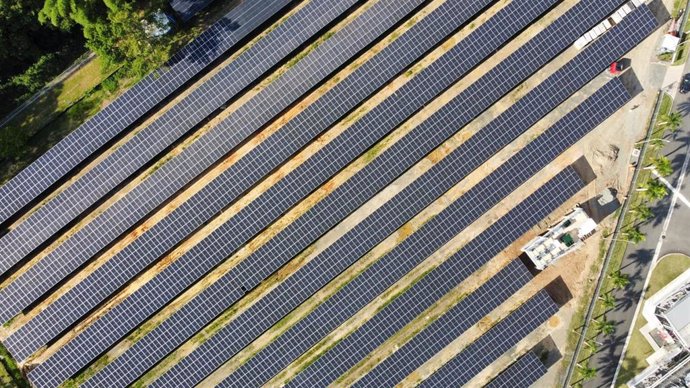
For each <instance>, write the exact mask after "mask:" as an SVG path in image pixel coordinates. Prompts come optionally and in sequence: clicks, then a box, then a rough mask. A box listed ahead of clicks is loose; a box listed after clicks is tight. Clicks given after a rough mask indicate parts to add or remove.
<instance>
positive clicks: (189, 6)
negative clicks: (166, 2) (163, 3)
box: [170, 0, 213, 22]
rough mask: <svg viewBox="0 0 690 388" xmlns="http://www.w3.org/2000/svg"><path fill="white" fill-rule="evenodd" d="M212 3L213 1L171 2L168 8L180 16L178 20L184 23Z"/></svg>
mask: <svg viewBox="0 0 690 388" xmlns="http://www.w3.org/2000/svg"><path fill="white" fill-rule="evenodd" d="M212 2H213V0H172V1H170V6H171V7H172V8H173V9H174V10H175V12H176V13H177V14H178V15H179V16H180V19H182V21H183V22H186V21H187V20H189V19H191V18H193V17H194V15H196V14H197V13H198V12H199V11H201V10H202V9H204V8H206V7H207V6H208V5H209V4H211V3H212Z"/></svg>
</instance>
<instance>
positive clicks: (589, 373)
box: [577, 364, 597, 380]
mask: <svg viewBox="0 0 690 388" xmlns="http://www.w3.org/2000/svg"><path fill="white" fill-rule="evenodd" d="M577 369H578V370H579V371H580V376H582V380H590V379H593V378H594V377H595V376H596V375H597V370H596V369H594V368H592V367H590V366H589V364H586V365H582V364H577Z"/></svg>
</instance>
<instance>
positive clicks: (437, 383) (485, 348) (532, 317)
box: [420, 290, 558, 387]
mask: <svg viewBox="0 0 690 388" xmlns="http://www.w3.org/2000/svg"><path fill="white" fill-rule="evenodd" d="M557 311H558V305H557V304H556V303H554V302H553V300H552V299H551V297H550V296H549V294H548V293H547V292H546V291H543V290H542V291H539V292H538V293H537V294H536V295H535V296H533V297H532V298H531V299H530V300H528V301H527V302H525V304H524V305H522V306H521V307H520V308H518V309H517V310H515V311H514V312H513V313H511V314H510V315H508V317H506V318H505V319H503V320H502V321H501V322H499V323H498V324H497V325H496V326H494V327H493V328H491V329H490V330H489V331H488V332H486V333H485V334H484V335H482V336H481V337H479V339H478V340H477V341H475V342H474V343H472V344H471V345H470V346H468V347H467V348H465V349H464V350H463V351H462V352H460V353H459V354H458V355H457V356H455V357H454V358H453V359H452V360H450V361H449V362H448V363H446V364H445V365H444V366H442V367H441V368H440V369H439V370H437V371H436V372H435V373H434V374H432V375H431V376H430V377H429V378H427V379H426V380H424V381H423V382H422V384H420V386H421V387H450V386H455V387H457V386H462V385H464V384H465V383H467V382H468V381H469V380H471V379H472V377H474V376H476V375H477V374H478V373H479V372H481V371H482V370H483V369H484V368H486V367H487V366H488V365H490V364H491V363H492V362H493V361H495V360H496V359H497V358H498V357H499V356H501V355H502V354H503V353H504V352H505V351H507V350H508V349H510V348H511V347H513V346H514V345H515V344H516V343H518V342H519V341H520V340H521V339H522V338H524V337H525V336H526V335H527V334H529V333H531V332H532V331H533V330H534V329H536V328H537V327H539V325H541V324H542V323H544V322H546V320H547V319H548V318H549V317H551V316H552V315H553V314H555V313H556V312H557ZM446 316H448V317H446ZM462 316H463V312H461V311H456V310H455V309H451V310H450V311H448V312H447V313H446V314H445V315H444V316H443V317H441V319H439V320H438V321H436V322H434V324H433V326H434V329H436V328H437V326H443V328H445V329H446V330H447V329H449V328H451V327H453V325H454V323H455V321H456V320H458V319H462ZM437 323H438V324H439V325H436V324H437Z"/></svg>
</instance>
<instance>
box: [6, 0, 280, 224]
mask: <svg viewBox="0 0 690 388" xmlns="http://www.w3.org/2000/svg"><path fill="white" fill-rule="evenodd" d="M290 1H291V0H259V1H252V2H242V3H241V4H239V5H238V6H237V7H235V8H233V9H232V10H231V11H230V12H228V14H227V15H225V16H224V17H223V18H222V19H221V20H219V21H218V22H216V23H214V24H213V25H212V26H211V27H209V29H208V30H206V31H205V32H203V33H202V34H201V35H200V36H199V37H198V38H197V39H195V40H194V41H192V42H191V43H190V44H188V45H186V46H185V47H183V48H182V49H181V50H180V51H179V52H177V53H176V54H175V55H173V57H172V59H171V60H170V61H169V62H168V65H167V66H166V67H165V70H157V71H154V72H153V73H152V74H150V75H148V76H147V77H145V78H144V79H143V80H141V81H139V82H138V83H137V84H136V85H134V86H133V87H132V88H131V89H129V90H128V91H127V92H125V93H124V94H123V95H122V96H121V97H119V98H117V99H116V100H115V101H113V102H112V103H111V104H109V105H108V106H106V107H105V108H104V109H102V110H101V111H100V112H98V113H97V114H96V115H95V116H94V117H92V118H91V119H90V120H88V121H87V122H86V123H84V124H82V125H81V126H80V127H79V128H77V129H76V130H75V131H74V132H72V133H71V134H70V135H68V136H67V137H66V138H65V139H63V140H62V141H60V142H59V143H58V144H56V145H55V146H54V147H53V148H51V149H50V150H48V151H47V152H46V153H45V154H43V155H42V156H41V157H40V158H39V159H38V160H36V161H35V162H33V163H32V164H30V165H29V166H28V167H26V168H25V169H24V170H22V171H21V172H20V173H19V174H17V176H16V177H14V178H13V179H12V180H10V181H9V182H7V183H6V184H4V185H3V186H1V187H0V202H2V204H3V206H2V207H1V208H0V223H3V222H5V221H6V220H7V219H9V218H10V217H12V216H13V215H14V214H15V213H16V212H18V211H19V210H21V209H22V208H23V207H24V206H26V205H27V204H29V203H30V202H32V201H34V200H35V199H36V198H37V197H38V196H39V195H41V194H42V193H43V191H44V190H46V189H48V188H49V187H50V186H52V185H53V184H54V183H56V182H58V181H59V180H60V179H62V178H63V177H64V176H65V175H66V174H68V173H69V172H70V171H72V170H73V169H74V168H75V167H76V166H77V165H79V164H80V163H82V162H83V161H84V160H86V159H87V158H89V157H90V156H91V155H92V154H93V153H94V152H96V151H97V150H98V149H100V148H101V147H102V146H103V145H105V144H106V143H107V142H108V141H110V140H112V139H113V138H114V137H116V136H117V135H119V134H120V133H121V132H122V131H124V130H125V129H126V128H128V127H129V126H130V125H132V124H133V123H134V122H135V121H136V120H138V119H139V118H140V117H142V116H143V115H144V114H145V113H146V112H148V111H149V110H150V109H151V108H153V107H155V106H156V105H157V104H158V103H160V102H161V101H163V100H164V99H165V98H166V97H168V96H169V95H170V94H171V93H173V92H174V91H175V90H177V88H179V87H180V86H182V85H183V84H184V83H185V82H187V81H189V80H190V79H191V78H192V77H194V76H195V75H196V74H198V73H199V72H200V71H202V70H203V69H204V68H205V67H206V66H207V65H208V64H210V63H211V62H213V61H214V60H215V59H217V58H218V57H220V56H221V55H222V54H223V53H224V52H226V51H228V50H230V49H232V48H234V46H235V44H237V43H238V42H239V41H241V40H242V39H243V38H245V37H246V36H247V35H248V34H250V33H251V32H252V31H254V30H255V29H256V28H258V27H259V26H260V25H261V24H263V23H264V22H265V21H266V20H268V19H270V18H271V17H272V16H274V15H275V14H277V13H278V12H279V11H280V10H281V9H283V8H284V7H285V6H286V5H287V4H288V3H290ZM231 27H232V28H231Z"/></svg>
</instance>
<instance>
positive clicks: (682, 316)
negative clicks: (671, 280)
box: [666, 294, 690, 331]
mask: <svg viewBox="0 0 690 388" xmlns="http://www.w3.org/2000/svg"><path fill="white" fill-rule="evenodd" d="M666 318H668V320H669V322H671V324H672V325H673V327H674V328H675V329H676V330H678V331H681V330H683V328H685V326H688V324H690V294H689V295H686V296H685V297H684V298H683V299H681V300H680V302H678V303H676V305H675V306H673V307H672V308H671V309H670V310H668V311H666Z"/></svg>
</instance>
